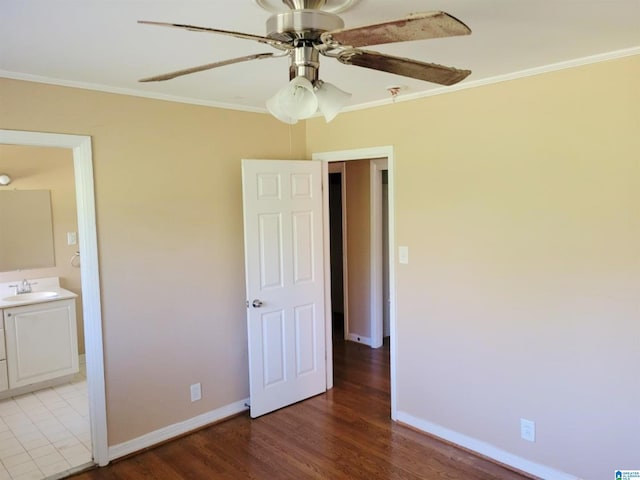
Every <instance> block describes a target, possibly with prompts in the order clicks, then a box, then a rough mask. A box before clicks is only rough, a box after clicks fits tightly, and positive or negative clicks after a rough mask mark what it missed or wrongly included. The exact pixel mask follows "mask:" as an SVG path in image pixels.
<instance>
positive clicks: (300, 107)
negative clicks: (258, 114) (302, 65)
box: [267, 77, 318, 124]
mask: <svg viewBox="0 0 640 480" xmlns="http://www.w3.org/2000/svg"><path fill="white" fill-rule="evenodd" d="M267 109H268V110H269V112H270V113H271V114H272V115H273V116H274V117H276V118H277V119H278V120H281V121H283V122H285V123H289V124H293V123H296V122H297V121H298V120H300V119H301V118H309V117H310V116H311V115H313V114H314V113H316V111H317V110H318V99H317V98H316V94H315V93H314V91H313V85H312V84H311V82H310V81H309V80H308V79H307V78H305V77H296V78H294V79H293V80H291V81H290V82H289V83H288V84H287V85H286V86H285V87H284V88H283V89H281V90H280V91H279V92H278V93H276V94H275V95H274V96H273V97H271V98H270V99H269V100H268V101H267Z"/></svg>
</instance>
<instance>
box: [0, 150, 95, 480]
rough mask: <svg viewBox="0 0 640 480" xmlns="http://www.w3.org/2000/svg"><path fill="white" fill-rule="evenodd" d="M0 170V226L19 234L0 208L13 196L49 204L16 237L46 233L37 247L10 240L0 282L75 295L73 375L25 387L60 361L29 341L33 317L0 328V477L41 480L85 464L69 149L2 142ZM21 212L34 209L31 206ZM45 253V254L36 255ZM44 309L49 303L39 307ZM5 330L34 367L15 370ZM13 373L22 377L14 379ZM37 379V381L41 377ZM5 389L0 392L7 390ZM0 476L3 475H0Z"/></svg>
mask: <svg viewBox="0 0 640 480" xmlns="http://www.w3.org/2000/svg"><path fill="white" fill-rule="evenodd" d="M0 171H2V172H9V173H10V179H11V182H10V184H9V185H7V186H6V187H5V188H3V189H0V208H2V209H4V210H2V211H3V212H5V214H7V213H8V211H7V209H9V208H10V209H11V211H12V213H11V214H10V215H5V216H4V221H3V227H6V228H12V227H13V225H15V229H16V230H17V231H23V228H21V226H26V224H23V223H22V222H21V220H20V217H18V218H16V214H17V213H16V212H19V211H20V208H21V207H23V205H21V204H16V203H15V202H14V203H11V204H10V205H7V204H6V202H7V201H11V199H12V198H13V197H15V196H16V195H17V194H20V197H18V198H20V199H22V200H23V201H24V200H25V199H27V198H31V197H30V196H29V197H28V195H32V196H33V195H36V194H37V195H39V196H41V197H43V198H44V197H46V198H47V200H48V201H47V202H45V203H42V207H41V210H48V211H49V215H48V216H47V215H44V216H43V217H39V216H33V218H31V220H30V222H29V223H28V227H29V230H28V231H26V232H23V236H25V235H26V236H28V235H29V233H30V231H31V230H32V229H33V228H38V229H39V231H43V232H46V231H48V235H45V236H42V235H39V237H42V242H28V241H24V242H23V241H19V242H13V243H12V245H13V247H12V249H11V252H12V254H11V255H10V258H6V257H5V260H9V263H3V264H2V265H1V266H0V270H2V271H0V281H9V282H11V283H14V284H15V283H19V282H20V281H21V280H26V281H27V282H28V283H29V285H33V286H32V287H31V286H30V288H33V289H34V291H38V290H40V289H41V286H42V285H43V280H42V279H45V278H56V279H59V282H60V286H61V287H62V288H64V289H65V290H67V291H70V292H73V293H74V294H76V295H77V298H76V299H74V300H73V304H74V305H75V309H74V310H75V312H76V314H75V318H74V319H73V321H72V325H73V328H74V329H75V330H71V332H73V335H72V336H73V337H74V339H75V338H77V341H76V342H74V344H75V345H77V354H78V359H77V360H78V362H77V364H78V365H79V371H78V372H77V373H76V374H71V375H69V374H66V375H64V376H63V377H60V379H57V380H56V379H51V380H46V381H39V382H37V383H33V381H29V380H28V379H30V378H31V379H33V378H34V377H33V375H36V374H35V373H33V372H35V371H41V369H42V368H43V367H44V368H47V365H51V362H54V364H55V363H57V364H58V365H60V366H63V365H64V364H65V363H64V362H65V360H64V357H63V358H62V359H61V358H60V357H59V354H57V353H56V351H55V350H48V349H45V348H44V347H45V345H41V344H42V343H43V340H44V337H42V340H35V338H37V337H39V336H40V334H38V332H39V331H41V330H42V329H41V328H40V327H38V326H37V325H39V320H38V317H37V316H34V317H32V318H33V320H32V322H28V320H25V319H23V320H20V321H18V320H14V322H19V323H12V322H10V324H8V325H4V327H5V328H4V336H6V337H7V339H6V341H7V343H8V347H7V357H6V358H7V360H5V361H3V362H2V367H3V368H4V369H5V370H4V374H5V375H6V369H7V368H9V367H11V368H9V382H8V388H9V389H8V390H2V391H0V473H1V474H4V476H5V477H8V478H23V477H24V476H27V477H29V478H46V477H50V476H52V475H58V474H61V473H63V472H68V471H73V470H74V469H77V468H79V467H81V466H86V465H87V464H91V461H92V444H91V429H90V422H89V400H88V391H87V378H86V361H85V358H86V357H85V347H84V335H83V330H84V329H83V316H82V288H81V272H80V257H79V254H78V253H77V248H78V245H77V242H78V235H77V231H78V228H77V218H78V215H77V208H76V199H75V183H74V162H73V152H72V150H70V149H68V148H57V147H46V146H31V145H7V144H2V145H0ZM7 188H9V189H10V190H6V189H7ZM5 197H6V198H5ZM25 206H28V207H27V208H30V209H34V208H35V207H34V205H32V204H31V203H30V202H27V203H26V204H25ZM36 211H39V210H38V209H36ZM17 215H19V213H18V214H17ZM16 222H17V224H16ZM45 251H46V252H50V255H42V252H45ZM45 305H48V304H43V307H45ZM11 318H18V317H5V322H7V321H9V320H10V319H11ZM25 321H27V322H28V323H30V324H31V325H34V327H33V328H35V330H34V331H33V332H29V331H27V330H25V326H26V324H24V323H23V322H25ZM20 325H22V327H19V326H20ZM10 332H13V335H18V334H19V338H20V339H21V340H20V341H21V342H22V341H26V342H27V343H29V346H28V347H27V348H26V349H25V350H24V352H32V353H27V355H30V356H32V357H33V359H34V360H35V359H36V357H37V358H38V360H37V362H38V366H36V365H35V364H30V363H29V362H28V361H25V362H24V363H25V366H24V367H18V364H19V363H20V364H22V363H23V361H22V360H21V359H22V357H21V356H20V357H17V355H22V354H19V353H18V352H20V351H22V350H23V348H20V346H19V345H22V343H20V344H19V345H18V344H16V343H15V342H16V341H17V337H14V336H12V335H11V334H10ZM19 332H23V333H19ZM75 332H77V334H76V333H75ZM32 333H35V334H36V336H35V337H34V336H33V335H32ZM42 335H46V334H42ZM61 338H64V337H61ZM9 340H12V342H11V343H10V342H9ZM0 341H2V342H4V341H5V339H4V338H1V339H0ZM12 345H13V347H12V348H11V349H9V347H10V346H12ZM62 348H64V346H63V347H62ZM12 352H13V353H12ZM69 353H71V352H69ZM47 355H48V356H49V357H50V358H47ZM74 357H75V355H74ZM3 358H5V357H3ZM61 360H62V363H60V361H61ZM28 365H31V366H28ZM73 365H75V363H72V364H71V365H70V366H69V369H68V371H70V370H73V369H74V367H73ZM18 368H20V370H21V372H22V373H20V374H18ZM34 368H35V369H36V370H33V369H34ZM12 372H13V374H12ZM28 372H31V373H28ZM23 374H24V375H26V376H25V377H24V379H22V378H20V379H19V380H18V379H17V378H16V377H15V375H23ZM12 375H13V380H12ZM37 376H39V377H42V375H41V374H40V375H37ZM14 381H15V382H16V383H13V382H14ZM4 388H7V385H6V384H5V387H4ZM39 475H40V477H39ZM0 478H4V477H2V475H0Z"/></svg>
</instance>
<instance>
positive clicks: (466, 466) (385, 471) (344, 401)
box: [72, 341, 530, 480]
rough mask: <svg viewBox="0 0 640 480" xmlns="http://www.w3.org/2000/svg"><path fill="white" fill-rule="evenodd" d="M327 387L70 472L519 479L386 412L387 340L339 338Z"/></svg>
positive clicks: (269, 478) (90, 477)
mask: <svg viewBox="0 0 640 480" xmlns="http://www.w3.org/2000/svg"><path fill="white" fill-rule="evenodd" d="M334 379H335V380H334V382H335V386H334V388H333V389H332V390H330V391H328V392H327V393H325V394H322V395H319V396H317V397H314V398H311V399H309V400H306V401H304V402H300V403H298V404H296V405H292V406H290V407H288V408H284V409H282V410H279V411H277V412H273V413H271V414H268V415H265V416H263V417H261V418H258V419H255V420H251V419H250V418H249V415H248V414H247V413H245V414H242V415H239V416H236V417H233V418H231V419H228V420H226V421H224V422H221V423H218V424H216V425H212V426H210V427H207V428H204V429H201V430H199V431H197V432H195V433H192V434H189V435H187V436H184V437H182V438H179V439H177V440H173V441H170V442H167V443H165V444H163V445H160V446H158V447H155V448H153V449H150V450H147V451H144V452H142V453H139V454H136V455H133V456H130V457H128V458H125V459H123V460H119V461H115V462H113V463H112V464H110V465H108V466H107V467H103V468H96V469H94V470H91V471H88V472H85V473H82V474H79V475H76V476H74V477H72V478H73V479H74V480H138V479H149V480H151V479H153V480H155V479H157V480H173V479H194V480H200V479H234V480H237V479H256V480H258V479H259V480H280V479H282V480H302V479H323V480H325V479H362V480H365V479H366V480H377V479H380V480H382V479H385V480H387V479H388V480H418V479H420V480H489V479H492V480H523V479H527V478H530V477H525V476H523V475H520V474H518V473H515V472H513V471H510V470H508V469H506V468H503V467H501V466H498V465H495V464H493V463H491V462H489V461H487V460H485V459H482V458H479V457H476V456H474V455H472V454H470V453H468V452H465V451H463V450H460V449H458V448H456V447H454V446H452V445H449V444H447V443H444V442H441V441H439V440H437V439H435V438H433V437H431V436H428V435H425V434H422V433H420V432H416V431H414V430H412V429H409V428H407V427H404V426H402V425H399V424H396V423H394V422H392V421H391V419H390V403H389V383H390V382H389V347H388V344H385V346H384V347H383V348H380V349H375V350H373V349H370V348H368V347H366V346H363V345H359V344H355V343H351V342H343V341H337V342H336V343H335V346H334Z"/></svg>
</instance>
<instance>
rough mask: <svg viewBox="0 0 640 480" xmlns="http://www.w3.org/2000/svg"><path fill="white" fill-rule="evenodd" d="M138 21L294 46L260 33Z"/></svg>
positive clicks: (273, 45) (288, 48)
mask: <svg viewBox="0 0 640 480" xmlns="http://www.w3.org/2000/svg"><path fill="white" fill-rule="evenodd" d="M138 23H142V24H144V25H156V26H160V27H172V28H181V29H183V30H189V31H191V32H206V33H217V34H219V35H227V36H230V37H236V38H244V39H245V40H254V41H256V42H260V43H266V44H267V45H271V46H272V47H275V48H279V49H281V50H290V49H291V48H293V46H292V45H289V44H288V43H287V42H282V41H280V40H275V39H272V38H268V37H261V36H260V35H253V34H251V33H242V32H233V31H231V30H220V29H219V28H208V27H198V26H196V25H185V24H182V23H168V22H151V21H148V20H138Z"/></svg>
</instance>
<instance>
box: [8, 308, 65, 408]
mask: <svg viewBox="0 0 640 480" xmlns="http://www.w3.org/2000/svg"><path fill="white" fill-rule="evenodd" d="M0 311H1V312H2V318H3V326H4V329H3V330H2V329H0V332H1V333H2V336H0V353H1V354H2V355H0V357H1V359H0V393H5V392H2V390H9V391H13V390H15V389H19V390H20V392H26V391H29V390H36V389H37V388H40V387H41V386H43V382H51V381H52V380H54V379H58V378H63V377H67V376H69V375H73V374H75V373H77V372H78V338H77V325H76V308H75V299H74V298H69V299H64V300H54V301H47V302H39V303H33V304H29V305H22V306H16V307H9V308H6V307H3V308H2V309H1V310H0ZM5 346H6V349H5ZM5 353H6V354H5ZM30 387H33V388H30ZM2 396H5V395H2Z"/></svg>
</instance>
